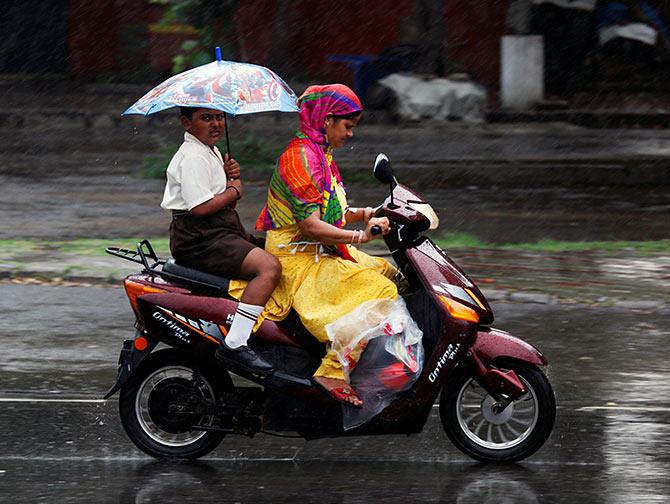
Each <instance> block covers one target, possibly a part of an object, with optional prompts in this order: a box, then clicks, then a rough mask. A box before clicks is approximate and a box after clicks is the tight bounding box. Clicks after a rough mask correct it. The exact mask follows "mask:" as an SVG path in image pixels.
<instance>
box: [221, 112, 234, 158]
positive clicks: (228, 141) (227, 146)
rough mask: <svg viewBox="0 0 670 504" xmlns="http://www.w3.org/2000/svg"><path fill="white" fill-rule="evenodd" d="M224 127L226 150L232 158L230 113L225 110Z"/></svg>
mask: <svg viewBox="0 0 670 504" xmlns="http://www.w3.org/2000/svg"><path fill="white" fill-rule="evenodd" d="M223 127H224V128H225V130H226V152H227V153H228V157H229V158H232V157H233V155H232V154H231V152H230V137H229V136H228V114H226V113H225V112H224V113H223Z"/></svg>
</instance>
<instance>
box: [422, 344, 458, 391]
mask: <svg viewBox="0 0 670 504" xmlns="http://www.w3.org/2000/svg"><path fill="white" fill-rule="evenodd" d="M460 347H461V344H460V343H456V344H453V343H450V344H449V346H448V347H447V349H446V350H445V351H444V353H443V354H442V357H440V360H438V361H437V365H436V366H435V369H433V371H432V372H431V373H430V374H429V375H428V379H429V380H430V383H434V382H435V380H437V377H438V376H440V370H441V369H442V366H444V363H445V362H447V361H449V360H454V357H455V356H456V352H458V349H459V348H460Z"/></svg>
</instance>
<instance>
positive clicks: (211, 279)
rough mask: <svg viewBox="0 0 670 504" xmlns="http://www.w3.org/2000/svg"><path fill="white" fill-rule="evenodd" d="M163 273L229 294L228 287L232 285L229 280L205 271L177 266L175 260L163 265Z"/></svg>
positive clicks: (169, 260)
mask: <svg viewBox="0 0 670 504" xmlns="http://www.w3.org/2000/svg"><path fill="white" fill-rule="evenodd" d="M162 271H163V273H167V275H168V276H171V277H174V278H178V279H180V280H186V281H191V282H195V283H197V284H200V285H204V286H205V287H210V288H213V289H216V290H220V291H222V292H224V293H228V285H229V284H230V279H229V278H225V277H222V276H218V275H213V274H211V273H205V272H204V271H200V270H197V269H193V268H189V267H188V266H183V265H181V264H177V262H176V261H175V260H174V259H168V260H167V261H166V262H165V264H164V265H163V270H162Z"/></svg>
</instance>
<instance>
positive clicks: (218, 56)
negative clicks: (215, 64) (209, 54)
mask: <svg viewBox="0 0 670 504" xmlns="http://www.w3.org/2000/svg"><path fill="white" fill-rule="evenodd" d="M215 53H216V61H221V48H220V47H219V46H217V47H216V49H215Z"/></svg>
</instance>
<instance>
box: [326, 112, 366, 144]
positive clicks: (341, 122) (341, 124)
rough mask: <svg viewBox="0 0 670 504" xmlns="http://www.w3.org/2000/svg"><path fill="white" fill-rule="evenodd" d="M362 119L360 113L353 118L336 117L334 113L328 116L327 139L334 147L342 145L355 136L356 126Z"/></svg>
mask: <svg viewBox="0 0 670 504" xmlns="http://www.w3.org/2000/svg"><path fill="white" fill-rule="evenodd" d="M360 120H361V116H360V115H358V116H356V117H354V118H352V119H335V117H333V115H332V114H328V115H327V116H326V139H327V140H328V143H329V144H330V146H331V147H333V149H335V148H337V147H342V146H343V145H344V144H345V143H346V141H347V140H348V139H350V138H351V137H353V136H354V128H355V127H356V125H358V122H359V121H360Z"/></svg>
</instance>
